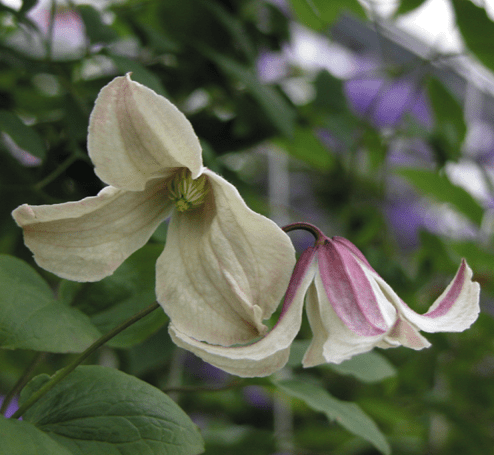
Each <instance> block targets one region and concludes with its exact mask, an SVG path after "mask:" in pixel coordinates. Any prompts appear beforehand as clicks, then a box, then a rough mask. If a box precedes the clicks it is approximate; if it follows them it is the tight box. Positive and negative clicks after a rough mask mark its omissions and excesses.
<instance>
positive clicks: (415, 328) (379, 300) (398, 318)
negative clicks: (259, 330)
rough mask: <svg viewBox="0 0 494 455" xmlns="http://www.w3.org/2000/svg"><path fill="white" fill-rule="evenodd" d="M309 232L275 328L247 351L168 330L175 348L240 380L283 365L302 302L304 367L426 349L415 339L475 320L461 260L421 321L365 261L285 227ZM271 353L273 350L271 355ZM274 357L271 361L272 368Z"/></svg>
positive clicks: (475, 303) (473, 289)
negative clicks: (308, 332) (310, 242)
mask: <svg viewBox="0 0 494 455" xmlns="http://www.w3.org/2000/svg"><path fill="white" fill-rule="evenodd" d="M298 228H301V229H308V230H310V231H311V232H313V233H314V234H315V235H316V236H317V242H316V246H314V247H310V248H308V249H307V250H305V251H304V252H303V253H302V255H301V256H300V258H299V260H298V261H297V264H296V266H295V270H294V272H293V275H292V278H291V280H290V284H289V286H288V290H287V293H286V297H285V302H284V306H283V309H282V312H281V315H280V318H279V320H278V323H277V324H276V325H275V327H274V328H273V329H272V330H271V332H269V333H268V334H267V335H266V336H265V337H264V338H262V339H260V340H259V341H257V342H255V343H253V344H250V345H248V346H239V347H223V346H211V345H208V344H207V343H202V342H199V341H197V340H194V339H193V338H191V337H188V336H186V335H184V334H182V333H180V332H179V331H177V330H175V328H174V327H173V325H171V326H170V334H171V335H172V338H173V339H174V341H175V343H177V344H178V345H179V346H182V347H184V348H186V349H188V350H190V351H192V352H194V353H196V354H197V355H198V356H200V357H201V358H203V359H204V360H206V361H207V362H209V363H212V364H213V365H216V366H218V367H219V368H222V369H224V370H226V371H229V372H231V373H234V374H237V375H239V376H261V375H262V372H263V371H264V372H272V371H275V370H276V369H278V368H281V366H283V365H284V362H286V358H284V357H283V355H282V354H283V353H286V350H287V349H288V348H289V346H290V344H291V342H292V341H293V339H294V338H295V336H296V335H297V333H298V331H299V330H300V325H301V316H302V308H303V303H304V297H306V305H307V306H306V309H307V315H308V319H309V323H310V325H311V328H312V331H313V334H314V336H313V339H312V342H311V344H310V346H309V348H308V350H307V352H306V354H305V356H304V359H303V365H304V366H305V367H310V366H315V365H319V364H321V363H341V362H342V361H343V360H346V359H349V358H350V357H352V356H354V355H356V354H361V353H364V352H367V351H370V350H371V349H373V348H374V347H375V346H377V347H381V348H389V347H396V346H400V345H402V346H406V347H409V348H412V349H422V348H425V347H428V346H430V343H429V342H428V341H427V340H426V339H425V338H424V337H423V336H422V335H421V334H420V333H419V330H423V331H425V332H460V331H463V330H466V329H467V328H468V327H470V325H471V324H472V323H473V322H474V321H475V320H476V319H477V316H478V313H479V311H480V309H479V292H480V286H479V284H478V283H476V282H472V280H471V278H472V271H471V270H470V268H469V267H468V265H467V264H466V262H465V261H464V260H463V261H462V263H461V265H460V268H459V269H458V272H457V274H456V276H455V278H454V279H453V281H452V282H451V283H450V284H449V285H448V286H447V287H446V289H445V290H444V292H443V293H442V294H441V295H440V296H439V298H438V299H437V300H436V301H435V302H434V303H433V304H432V306H431V308H430V309H429V311H428V312H427V313H425V314H423V315H420V314H417V313H416V312H415V311H413V310H412V309H411V308H410V307H408V306H407V305H406V304H405V303H404V302H403V301H402V300H401V299H400V298H399V297H398V296H397V295H396V293H395V292H394V291H393V289H391V287H390V286H389V285H388V284H387V283H386V282H385V281H384V280H383V279H382V278H381V277H380V276H379V275H378V274H377V272H375V270H374V269H373V268H372V267H371V266H370V264H369V263H368V262H367V260H366V259H365V257H364V255H363V254H362V253H361V252H360V251H359V250H358V248H357V247H356V246H355V245H353V244H352V243H351V242H349V241H348V240H346V239H344V238H342V237H333V238H332V239H330V238H328V237H326V236H324V235H323V234H322V232H320V231H319V229H317V228H315V227H314V226H311V225H308V224H306V223H294V225H290V226H287V227H285V228H284V229H285V230H286V231H289V230H293V229H298ZM276 349H277V350H278V351H275V350H276ZM274 352H276V362H274V361H272V356H273V355H274V354H273V353H274Z"/></svg>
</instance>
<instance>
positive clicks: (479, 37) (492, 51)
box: [452, 0, 494, 70]
mask: <svg viewBox="0 0 494 455" xmlns="http://www.w3.org/2000/svg"><path fill="white" fill-rule="evenodd" d="M452 3H453V8H454V10H455V16H456V23H457V25H458V28H459V29H460V32H461V34H462V36H463V39H464V40H465V44H466V45H467V47H468V48H469V49H470V50H471V51H472V52H473V53H474V54H475V56H476V57H477V58H478V59H479V60H480V61H481V62H482V63H483V64H484V65H486V66H487V67H488V68H490V69H491V70H493V69H494V24H493V22H492V21H491V20H490V19H489V16H488V15H487V13H486V11H485V9H484V8H482V7H480V6H477V5H475V4H474V3H473V2H471V1H470V0H452Z"/></svg>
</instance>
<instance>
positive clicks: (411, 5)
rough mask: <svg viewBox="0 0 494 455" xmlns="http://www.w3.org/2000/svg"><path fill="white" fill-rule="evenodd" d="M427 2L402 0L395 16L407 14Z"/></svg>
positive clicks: (424, 0)
mask: <svg viewBox="0 0 494 455" xmlns="http://www.w3.org/2000/svg"><path fill="white" fill-rule="evenodd" d="M425 2H426V0H400V6H399V7H398V9H397V10H396V13H395V16H399V15H402V14H407V13H409V12H410V11H413V10H414V9H417V8H418V7H419V6H421V5H422V4H423V3H425Z"/></svg>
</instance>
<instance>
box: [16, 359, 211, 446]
mask: <svg viewBox="0 0 494 455" xmlns="http://www.w3.org/2000/svg"><path fill="white" fill-rule="evenodd" d="M46 380H47V378H46V375H43V376H41V377H40V378H39V379H38V378H34V379H33V381H34V382H33V383H30V384H28V386H27V387H26V389H25V390H23V392H22V393H21V403H22V402H23V401H25V400H26V399H28V398H29V396H30V395H31V394H32V393H34V392H35V391H36V390H37V389H38V388H39V387H41V386H42V385H43V384H44V383H45V382H46ZM23 418H24V420H25V421H27V422H30V423H32V424H34V425H36V427H37V428H39V429H40V430H42V431H44V432H46V434H47V435H48V436H49V437H50V438H51V439H53V441H55V442H56V443H58V444H59V445H61V446H63V447H65V448H67V449H68V450H69V451H70V453H71V454H73V455H87V454H91V455H122V454H129V455H131V454H132V455H133V454H139V455H189V454H190V455H195V454H198V453H202V451H203V450H204V445H203V444H204V443H203V440H202V437H201V435H200V433H199V431H198V429H197V427H196V425H195V424H194V423H193V422H192V421H191V420H190V418H189V417H188V416H187V415H186V414H185V413H184V412H183V411H182V409H180V407H179V406H178V405H177V404H176V403H175V402H174V401H173V400H172V399H170V398H169V397H168V396H167V395H166V394H164V393H163V392H161V391H160V390H159V389H157V388H155V387H153V386H151V385H149V384H147V383H146V382H144V381H141V380H140V379H137V378H136V377H134V376H130V375H127V374H125V373H123V372H121V371H118V370H114V369H112V368H106V367H101V366H80V367H78V368H76V370H75V371H74V372H72V373H71V374H70V375H69V376H67V378H66V379H64V380H63V381H62V382H60V383H59V384H57V385H56V386H55V387H54V388H53V389H52V390H50V391H49V392H47V393H46V394H45V395H44V396H43V397H42V398H40V400H39V401H37V402H36V403H35V404H34V405H33V406H32V407H31V408H30V409H28V410H27V411H26V412H25V414H24V416H23Z"/></svg>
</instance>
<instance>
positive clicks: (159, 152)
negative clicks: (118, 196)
mask: <svg viewBox="0 0 494 455" xmlns="http://www.w3.org/2000/svg"><path fill="white" fill-rule="evenodd" d="M88 150H89V156H90V158H91V160H92V161H93V163H94V165H95V172H96V175H97V176H98V177H99V178H100V179H101V180H103V182H105V183H108V184H109V185H113V186H115V187H117V188H121V189H126V190H132V191H141V190H143V189H144V187H145V185H146V182H147V181H148V180H150V179H152V178H155V177H158V176H167V175H169V174H170V173H171V172H172V171H173V170H174V169H175V168H178V167H186V168H188V169H190V171H191V173H192V178H194V179H195V178H196V177H197V176H198V175H200V173H201V170H202V156H201V146H200V144H199V140H198V138H197V136H196V134H195V133H194V130H193V129H192V125H191V124H190V122H189V121H188V120H187V118H186V117H185V116H184V115H183V114H182V113H181V112H180V111H179V110H178V109H177V108H176V107H175V106H174V105H173V104H172V103H170V101H168V100H167V99H166V98H164V97H163V96H161V95H158V94H157V93H155V92H154V91H153V90H151V89H149V88H147V87H145V86H143V85H141V84H139V83H137V82H134V81H132V80H131V79H130V73H128V74H127V75H126V76H122V77H117V78H115V79H113V81H112V82H110V83H109V84H108V85H107V86H105V87H103V89H102V90H101V91H100V93H99V95H98V98H97V99H96V104H95V106H94V109H93V111H92V113H91V117H90V119H89V135H88Z"/></svg>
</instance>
